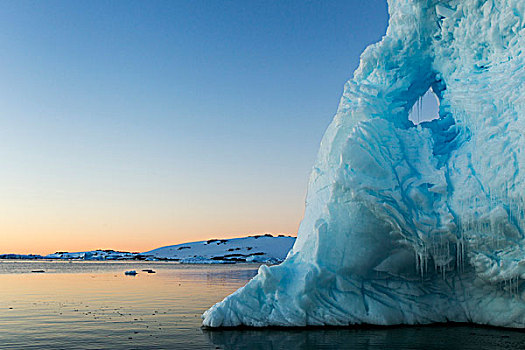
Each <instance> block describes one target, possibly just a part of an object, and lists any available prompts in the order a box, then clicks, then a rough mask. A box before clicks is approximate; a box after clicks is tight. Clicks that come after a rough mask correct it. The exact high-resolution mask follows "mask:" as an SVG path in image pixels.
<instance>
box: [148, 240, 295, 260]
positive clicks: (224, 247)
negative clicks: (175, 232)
mask: <svg viewBox="0 0 525 350" xmlns="http://www.w3.org/2000/svg"><path fill="white" fill-rule="evenodd" d="M294 242H295V237H289V236H278V237H272V236H271V235H258V236H249V237H242V238H232V239H211V240H208V241H199V242H191V243H184V244H178V245H172V246H167V247H162V248H157V249H154V250H152V251H149V252H145V253H142V254H143V255H146V256H151V257H154V258H157V259H176V260H179V261H180V262H182V263H187V264H213V263H219V264H223V263H232V262H256V263H277V262H281V261H283V260H284V258H285V257H286V254H287V253H288V252H289V251H290V249H291V248H292V245H293V244H294Z"/></svg>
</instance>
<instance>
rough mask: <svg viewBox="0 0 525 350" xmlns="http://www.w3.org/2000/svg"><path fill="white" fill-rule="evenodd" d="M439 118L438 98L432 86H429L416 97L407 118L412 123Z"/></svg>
mask: <svg viewBox="0 0 525 350" xmlns="http://www.w3.org/2000/svg"><path fill="white" fill-rule="evenodd" d="M438 118H439V98H438V97H437V95H436V94H435V93H434V91H433V90H432V88H429V89H428V90H427V92H425V93H424V94H423V95H421V97H419V98H418V100H417V101H416V103H414V106H412V109H411V110H410V112H409V114H408V119H409V120H410V121H411V122H412V123H414V125H418V124H421V123H423V122H429V121H431V120H434V119H438Z"/></svg>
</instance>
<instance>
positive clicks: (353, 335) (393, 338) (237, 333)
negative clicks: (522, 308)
mask: <svg viewBox="0 0 525 350" xmlns="http://www.w3.org/2000/svg"><path fill="white" fill-rule="evenodd" d="M203 333H204V334H205V336H206V337H207V338H208V340H209V341H210V343H212V344H213V345H214V346H215V347H219V348H221V349H225V350H236V349H239V350H241V349H253V350H267V349H286V350H292V349H352V350H364V349H366V350H374V349H378V350H379V349H381V350H383V349H427V350H431V349H449V350H453V349H472V350H479V349H492V350H493V349H524V348H525V332H522V331H518V330H509V329H500V328H485V327H473V326H466V325H455V326H454V325H439V326H422V327H406V326H403V327H388V328H375V327H371V328H307V329H304V328H303V329H301V328H293V329H276V328H274V329H268V328H266V329H253V328H251V329H248V328H246V329H217V328H205V329H203Z"/></svg>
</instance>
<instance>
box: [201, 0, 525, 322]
mask: <svg viewBox="0 0 525 350" xmlns="http://www.w3.org/2000/svg"><path fill="white" fill-rule="evenodd" d="M389 13H390V21H389V27H388V29H387V33H386V35H385V37H384V38H383V40H382V41H381V42H379V43H377V44H374V45H371V46H370V47H368V48H367V49H366V50H365V52H364V53H363V54H362V56H361V63H360V66H359V68H358V69H357V70H356V72H355V73H354V77H353V78H352V79H351V80H350V81H349V82H348V83H347V84H346V85H345V89H344V93H343V97H342V99H341V102H340V105H339V108H338V112H337V114H336V116H335V118H334V120H333V122H332V123H331V125H330V126H329V128H328V130H327V131H326V133H325V136H324V137H323V140H322V143H321V147H320V151H319V155H318V159H317V162H316V164H315V166H314V169H313V171H312V175H311V178H310V183H309V188H308V196H307V200H306V211H305V217H304V220H303V221H302V223H301V226H300V228H299V232H298V237H297V241H296V243H295V245H294V247H293V248H292V250H291V251H290V253H289V254H288V256H287V259H286V260H285V261H284V262H283V263H282V264H281V265H278V266H273V267H267V266H261V268H260V270H259V274H258V275H257V276H256V277H255V278H254V279H253V280H251V281H250V282H249V283H248V284H247V285H246V286H245V287H243V288H241V289H239V290H238V291H236V292H235V293H234V294H232V295H230V296H228V297H227V298H226V299H224V300H223V301H222V302H220V303H218V304H216V305H215V306H213V307H212V308H211V309H209V310H208V311H206V313H205V314H204V315H203V318H204V322H203V324H204V325H205V326H210V327H221V326H238V325H247V326H270V325H275V326H306V325H348V324H360V323H368V324H378V325H392V324H418V323H432V322H445V321H456V322H474V323H479V324H488V325H495V326H505V327H525V288H523V287H524V286H523V282H524V280H525V234H524V229H525V215H524V214H525V202H524V198H525V174H522V173H521V168H524V169H525V138H524V135H523V130H525V53H524V52H523V50H524V49H525V2H524V1H522V0H485V1H478V0H461V1H459V0H448V1H447V0H442V1H437V0H391V1H389ZM429 88H431V89H432V91H433V92H434V93H435V94H436V95H437V97H438V99H439V103H440V105H439V116H440V117H439V118H438V119H436V120H433V121H431V122H425V123H421V124H420V125H417V126H416V125H414V124H413V123H412V122H410V121H409V119H408V113H409V111H410V109H411V108H412V106H413V105H414V103H415V102H416V101H417V100H418V99H419V98H420V96H422V95H423V94H425V92H427V91H428V89H429Z"/></svg>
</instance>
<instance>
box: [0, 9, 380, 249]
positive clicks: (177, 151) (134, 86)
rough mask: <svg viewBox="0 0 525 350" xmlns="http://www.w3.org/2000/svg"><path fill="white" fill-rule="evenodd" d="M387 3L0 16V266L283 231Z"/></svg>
mask: <svg viewBox="0 0 525 350" xmlns="http://www.w3.org/2000/svg"><path fill="white" fill-rule="evenodd" d="M387 19H388V14H387V7H386V1H383V0H369V1H362V0H352V1H350V0H342V1H328V0H319V1H255V0H254V1H246V0H239V1H211V0H209V1H189V0H188V1H182V0H181V1H20V0H16V1H2V2H0V48H1V49H0V62H1V64H0V76H1V79H0V159H1V163H2V164H1V169H2V170H1V171H0V253H38V254H47V253H52V252H55V251H83V250H92V249H97V248H103V249H117V250H128V251H146V250H150V249H153V248H157V247H160V246H164V245H169V244H177V243H182V242H187V241H195V240H205V239H210V238H229V237H239V236H243V235H247V234H255V233H266V232H271V233H285V234H292V235H295V233H296V232H297V228H298V225H299V222H300V220H301V219H302V216H303V210H304V198H305V194H306V186H307V181H308V176H309V173H310V169H311V167H312V165H313V163H314V160H315V157H316V153H317V149H318V146H319V143H320V140H321V137H322V135H323V133H324V131H325V129H326V127H327V126H328V124H329V123H330V121H331V119H332V117H333V115H334V113H335V112H336V109H337V105H338V103H339V99H340V96H341V94H342V91H343V85H344V83H345V82H346V81H347V80H348V79H349V78H350V77H351V75H352V72H353V71H354V69H355V68H356V67H357V65H358V63H359V55H360V53H361V52H362V51H363V49H364V48H365V47H366V46H367V45H369V44H370V43H373V42H376V41H378V40H380V39H381V37H382V36H383V34H384V33H385V29H386V25H387Z"/></svg>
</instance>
